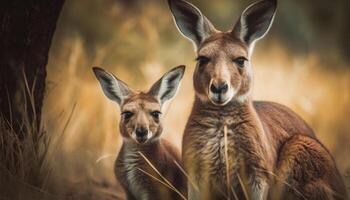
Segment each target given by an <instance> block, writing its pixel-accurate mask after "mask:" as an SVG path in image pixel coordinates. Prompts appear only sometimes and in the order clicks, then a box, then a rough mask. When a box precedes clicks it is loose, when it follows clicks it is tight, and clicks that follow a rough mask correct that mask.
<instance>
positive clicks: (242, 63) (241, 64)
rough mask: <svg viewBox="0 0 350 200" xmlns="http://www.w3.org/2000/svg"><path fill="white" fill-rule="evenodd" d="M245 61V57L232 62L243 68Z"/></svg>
mask: <svg viewBox="0 0 350 200" xmlns="http://www.w3.org/2000/svg"><path fill="white" fill-rule="evenodd" d="M246 61H247V59H246V58H245V57H238V58H236V59H234V60H233V62H234V63H236V64H237V65H238V66H239V67H241V68H243V67H244V65H245V62H246Z"/></svg>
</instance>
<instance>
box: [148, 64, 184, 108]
mask: <svg viewBox="0 0 350 200" xmlns="http://www.w3.org/2000/svg"><path fill="white" fill-rule="evenodd" d="M184 73H185V66H184V65H181V66H178V67H175V68H174V69H172V70H170V71H169V72H167V73H165V74H164V75H163V77H162V78H160V79H159V80H158V81H157V82H156V83H154V84H153V86H152V87H151V89H150V90H149V92H148V94H150V95H152V96H155V97H156V98H157V99H158V100H159V102H160V103H161V105H163V104H164V103H165V102H166V101H168V100H170V99H172V98H173V97H174V96H175V95H176V93H177V91H178V88H179V85H180V82H181V79H182V77H183V75H184Z"/></svg>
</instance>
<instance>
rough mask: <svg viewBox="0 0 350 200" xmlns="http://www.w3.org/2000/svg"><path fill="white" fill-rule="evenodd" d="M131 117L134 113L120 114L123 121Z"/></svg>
mask: <svg viewBox="0 0 350 200" xmlns="http://www.w3.org/2000/svg"><path fill="white" fill-rule="evenodd" d="M133 115H134V113H132V112H130V111H124V112H122V116H123V117H124V119H126V120H128V119H130V118H131V117H132V116H133Z"/></svg>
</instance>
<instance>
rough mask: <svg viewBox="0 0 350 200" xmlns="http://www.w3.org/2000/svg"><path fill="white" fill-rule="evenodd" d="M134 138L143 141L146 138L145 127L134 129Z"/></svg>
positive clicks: (146, 131)
mask: <svg viewBox="0 0 350 200" xmlns="http://www.w3.org/2000/svg"><path fill="white" fill-rule="evenodd" d="M135 132H136V139H137V141H139V142H140V143H143V142H145V141H146V140H147V134H148V130H147V129H146V128H143V127H140V128H137V129H136V131H135Z"/></svg>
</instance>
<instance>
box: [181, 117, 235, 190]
mask: <svg viewBox="0 0 350 200" xmlns="http://www.w3.org/2000/svg"><path fill="white" fill-rule="evenodd" d="M222 121H224V120H222V119H212V118H210V119H209V118H208V119H205V118H203V119H202V120H201V123H198V121H197V122H194V123H195V124H196V125H194V126H191V127H190V128H187V129H186V134H185V137H184V154H183V155H184V161H185V167H186V168H187V169H190V171H193V172H195V174H196V175H195V177H193V178H194V179H195V180H196V182H198V183H199V182H201V180H208V181H209V182H210V183H209V184H210V185H211V186H212V185H218V184H219V185H226V182H227V173H229V174H228V175H229V177H230V180H229V181H230V184H233V185H236V183H237V179H236V178H237V176H235V174H236V173H237V170H238V169H239V164H238V163H239V162H240V160H241V155H240V149H239V144H238V143H237V141H238V140H237V134H235V130H234V129H231V125H232V124H231V123H232V119H230V120H227V121H224V123H223V122H222ZM225 126H226V128H227V129H226V130H227V140H225V131H224V129H225ZM225 146H226V147H225ZM226 152H227V153H226ZM227 168H228V170H227ZM190 174H192V173H191V172H190ZM204 182H207V181H204Z"/></svg>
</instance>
